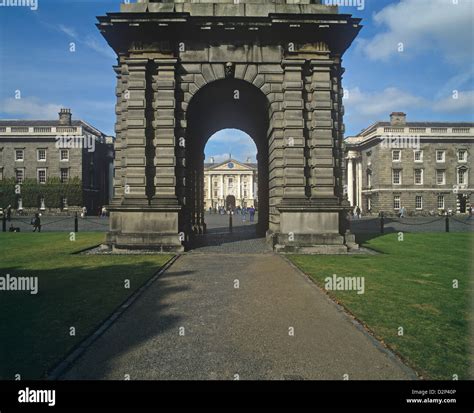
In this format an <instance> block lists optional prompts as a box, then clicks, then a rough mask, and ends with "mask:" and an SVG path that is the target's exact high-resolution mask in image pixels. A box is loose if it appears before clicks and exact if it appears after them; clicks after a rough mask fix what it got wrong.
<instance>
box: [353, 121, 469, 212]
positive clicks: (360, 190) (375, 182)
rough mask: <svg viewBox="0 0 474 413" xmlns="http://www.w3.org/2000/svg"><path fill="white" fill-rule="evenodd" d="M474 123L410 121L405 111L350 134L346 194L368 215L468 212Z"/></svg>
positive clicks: (354, 204)
mask: <svg viewBox="0 0 474 413" xmlns="http://www.w3.org/2000/svg"><path fill="white" fill-rule="evenodd" d="M473 144H474V124H473V123H452V122H408V121H407V120H406V115H405V114H404V113H401V112H397V113H392V115H391V120H390V122H377V123H375V124H373V125H371V126H369V127H368V128H367V129H365V130H363V131H362V132H361V133H360V134H359V135H357V136H354V137H350V138H347V139H346V141H345V153H346V163H347V192H348V199H349V202H350V203H351V205H352V206H353V207H354V208H356V207H357V206H359V207H360V208H361V210H362V212H363V213H372V214H378V213H379V212H381V211H383V212H384V213H386V214H397V213H398V212H399V210H400V208H401V207H405V209H406V211H407V213H408V214H410V215H434V214H440V213H445V212H447V211H452V212H453V213H465V212H466V211H468V208H469V207H470V205H471V202H473V192H474V168H473V165H474V161H473V159H474V153H473V149H474V147H473Z"/></svg>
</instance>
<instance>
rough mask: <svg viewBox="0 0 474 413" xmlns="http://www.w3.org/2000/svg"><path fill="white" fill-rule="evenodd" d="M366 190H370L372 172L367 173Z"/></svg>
mask: <svg viewBox="0 0 474 413" xmlns="http://www.w3.org/2000/svg"><path fill="white" fill-rule="evenodd" d="M367 188H372V171H367Z"/></svg>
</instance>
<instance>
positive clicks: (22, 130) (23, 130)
mask: <svg viewBox="0 0 474 413" xmlns="http://www.w3.org/2000/svg"><path fill="white" fill-rule="evenodd" d="M29 130H30V129H29V128H28V127H17V128H11V132H12V133H28V132H29Z"/></svg>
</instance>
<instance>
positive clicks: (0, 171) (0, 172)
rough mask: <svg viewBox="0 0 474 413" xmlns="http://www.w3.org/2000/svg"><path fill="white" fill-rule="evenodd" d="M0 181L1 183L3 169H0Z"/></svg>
mask: <svg viewBox="0 0 474 413" xmlns="http://www.w3.org/2000/svg"><path fill="white" fill-rule="evenodd" d="M0 181H3V167H2V168H0Z"/></svg>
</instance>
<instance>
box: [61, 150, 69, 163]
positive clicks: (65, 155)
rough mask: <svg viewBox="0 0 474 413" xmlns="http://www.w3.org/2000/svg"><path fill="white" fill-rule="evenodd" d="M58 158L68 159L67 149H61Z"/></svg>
mask: <svg viewBox="0 0 474 413" xmlns="http://www.w3.org/2000/svg"><path fill="white" fill-rule="evenodd" d="M59 159H60V160H61V161H63V162H64V161H69V151H68V150H67V149H61V152H60V154H59Z"/></svg>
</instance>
